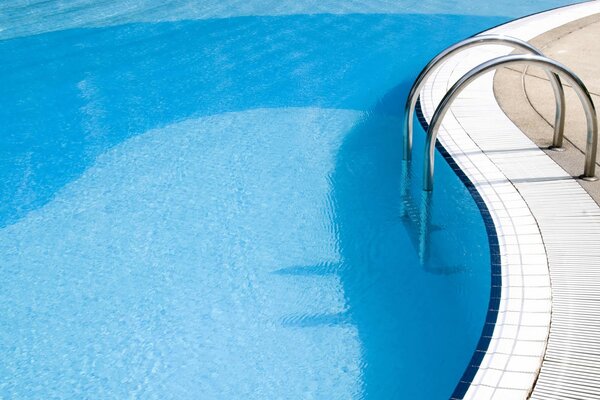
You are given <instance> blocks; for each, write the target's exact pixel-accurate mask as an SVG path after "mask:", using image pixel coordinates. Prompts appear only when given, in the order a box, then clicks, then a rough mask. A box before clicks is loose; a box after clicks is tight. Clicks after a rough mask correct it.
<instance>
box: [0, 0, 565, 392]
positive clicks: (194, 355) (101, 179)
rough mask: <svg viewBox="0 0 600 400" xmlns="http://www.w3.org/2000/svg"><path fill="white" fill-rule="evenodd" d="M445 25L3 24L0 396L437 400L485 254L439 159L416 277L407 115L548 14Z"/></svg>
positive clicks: (235, 19)
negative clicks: (504, 31)
mask: <svg viewBox="0 0 600 400" xmlns="http://www.w3.org/2000/svg"><path fill="white" fill-rule="evenodd" d="M445 3H446V2H438V1H419V2H412V1H402V2H390V3H388V2H384V1H378V2H373V3H367V2H351V3H348V4H346V3H344V4H340V3H338V2H333V1H327V2H318V3H316V2H315V3H314V4H313V3H311V2H306V3H304V4H301V5H294V6H285V7H284V6H282V5H280V4H279V3H271V2H257V3H256V4H252V5H248V4H239V3H238V2H227V1H220V2H203V5H202V7H199V6H194V5H193V4H190V3H188V2H183V1H172V2H154V1H146V2H131V3H127V2H125V3H124V2H120V3H119V5H118V6H117V5H115V3H112V2H87V1H83V0H81V1H68V2H61V3H60V4H61V6H62V7H63V8H62V9H59V7H58V5H55V4H53V3H46V2H41V3H37V4H28V2H20V1H12V2H8V3H3V4H2V5H0V11H1V12H0V16H1V17H0V38H1V39H2V40H0V87H2V96H1V98H0V105H1V107H0V118H1V120H2V121H3V123H2V125H1V127H0V140H1V141H2V143H1V147H0V148H1V149H2V153H1V154H2V157H0V182H1V183H2V184H1V186H0V194H1V196H2V197H1V198H2V202H0V226H1V227H2V228H1V229H0V252H1V254H2V260H3V262H2V269H1V270H0V274H1V275H0V277H1V278H0V315H2V320H1V322H0V353H1V354H3V357H2V359H1V360H0V397H3V398H4V397H6V398H23V399H31V398H82V397H89V398H125V397H133V398H177V399H181V398H210V399H212V398H223V399H234V398H243V399H250V398H256V399H270V398H323V399H336V398H339V399H348V398H373V399H376V398H382V399H387V398H426V399H434V398H440V399H441V398H448V397H449V395H450V394H451V393H452V391H453V389H454V387H455V386H456V383H457V382H458V380H459V379H460V377H461V375H462V373H463V371H464V369H465V367H466V365H467V364H468V362H469V360H470V358H471V356H472V353H473V350H474V348H475V346H476V344H477V342H478V340H479V338H480V335H481V331H482V326H483V322H484V319H485V317H486V312H487V305H488V302H489V293H490V254H489V246H488V236H487V234H486V228H485V226H484V223H483V220H482V218H481V214H480V211H479V210H478V208H477V205H476V203H475V201H474V200H473V198H472V197H471V195H470V194H469V191H468V189H467V188H465V186H464V185H463V183H462V182H461V181H460V179H459V178H458V177H457V176H456V174H455V173H454V172H453V171H452V170H451V168H450V167H448V165H447V164H445V163H443V162H438V165H439V168H438V170H437V171H436V174H437V176H436V180H437V182H438V184H437V186H436V191H435V192H434V195H433V199H432V205H431V208H430V212H431V215H430V219H431V226H432V228H433V229H432V232H431V236H430V242H429V244H428V248H429V253H430V254H429V257H428V258H427V260H426V262H421V260H420V259H419V254H418V253H419V252H418V246H419V243H418V235H419V226H418V224H416V223H415V218H413V217H412V215H414V214H415V213H416V212H418V210H419V206H420V201H421V192H420V178H421V176H420V173H421V171H420V168H416V169H415V171H411V172H410V174H409V176H412V179H408V178H406V175H407V171H403V169H402V164H401V162H400V160H401V150H402V149H401V132H400V126H401V118H402V115H401V112H402V106H403V101H404V98H405V96H406V94H407V92H408V89H409V87H410V85H411V84H412V81H413V80H414V78H415V76H416V74H417V73H418V71H419V69H420V68H421V67H422V66H423V65H424V64H425V63H426V62H427V61H428V60H429V59H430V58H431V57H432V56H434V55H435V54H436V53H437V52H438V51H440V50H441V49H443V48H444V47H446V46H447V45H449V44H451V43H453V42H455V41H457V40H460V39H462V38H464V37H466V36H469V35H471V34H474V33H476V32H478V31H480V30H483V29H486V28H489V27H490V26H493V25H495V24H498V23H501V22H504V21H507V20H509V19H511V18H513V17H518V16H521V15H523V14H526V13H530V12H534V11H539V10H542V9H546V8H549V7H552V6H558V5H561V4H564V3H565V2H562V1H544V2H538V3H536V4H535V5H534V6H532V5H527V4H525V5H523V4H521V3H520V2H512V1H511V2H504V3H502V4H497V3H498V2H485V4H479V2H478V4H476V5H472V4H470V3H468V2H458V3H454V4H445ZM56 4H58V3H56ZM42 17H44V18H42ZM416 136H417V143H416V144H415V150H417V151H416V152H415V155H416V159H415V161H414V163H415V165H420V162H421V159H420V158H419V156H420V152H419V151H418V149H421V148H422V143H421V142H419V141H418V139H422V132H419V131H418V132H417V135H416ZM406 193H408V194H406ZM415 210H417V211H415Z"/></svg>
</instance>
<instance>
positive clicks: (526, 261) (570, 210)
mask: <svg viewBox="0 0 600 400" xmlns="http://www.w3.org/2000/svg"><path fill="white" fill-rule="evenodd" d="M599 12H600V1H592V2H588V3H582V4H577V5H573V6H569V7H564V8H560V9H556V10H552V11H548V12H545V13H541V14H536V15H533V16H530V17H527V18H523V19H520V20H517V21H514V22H512V23H508V24H506V25H502V26H500V27H497V28H494V29H492V30H490V31H488V32H486V33H502V34H507V35H510V36H513V37H518V38H520V39H523V40H530V39H532V38H534V37H536V36H538V35H540V34H542V33H544V32H546V31H548V30H551V29H554V28H556V27H558V26H561V25H563V24H566V23H568V22H571V21H573V20H576V19H579V18H583V17H586V16H588V15H591V14H595V13H599ZM511 51H512V49H510V48H508V47H505V46H486V47H478V48H473V49H469V50H466V51H464V52H462V53H459V54H457V55H456V56H453V57H451V58H450V59H448V60H447V61H446V62H445V63H444V64H443V65H442V66H441V67H439V68H438V69H437V70H436V71H435V72H434V74H432V77H431V78H430V79H429V80H428V81H427V82H426V83H425V85H424V88H423V90H422V92H421V96H420V107H421V110H422V113H423V116H424V117H425V119H426V120H427V121H430V120H431V117H432V116H433V113H434V111H435V106H436V105H437V104H438V103H439V102H440V101H441V99H442V97H443V95H444V94H445V93H446V91H447V90H448V89H449V88H450V86H451V85H452V84H453V83H454V82H455V81H456V80H458V79H459V78H460V77H461V76H462V75H463V74H464V73H465V72H467V71H468V70H470V69H471V68H473V67H474V66H476V65H477V64H479V63H481V62H483V61H486V60H489V59H491V58H494V57H499V56H502V55H506V54H508V53H510V52H511ZM493 76H494V73H493V72H492V73H488V74H486V75H484V76H483V77H481V78H480V79H478V80H476V81H475V82H473V83H472V84H471V85H470V86H469V87H468V88H467V89H465V90H464V91H463V93H462V94H461V96H460V97H459V98H458V99H457V100H456V101H455V103H454V105H453V106H452V108H451V110H450V112H449V113H448V114H447V115H446V117H445V119H444V122H443V124H442V126H441V128H440V132H439V141H440V143H441V144H442V145H443V146H444V148H445V149H446V151H447V152H448V153H449V154H450V155H451V156H452V158H453V159H454V161H455V162H456V164H457V165H458V166H459V167H460V169H461V170H462V171H463V172H464V173H465V174H466V175H467V177H468V178H469V179H470V180H471V182H472V183H473V185H474V186H475V188H476V189H477V191H478V192H479V194H480V196H481V197H482V199H483V200H484V201H485V203H486V205H487V208H488V210H489V212H490V215H491V217H492V219H493V221H494V225H495V228H496V231H497V235H498V245H499V247H500V258H501V271H502V291H501V298H500V305H499V310H498V314H497V321H496V325H495V327H494V330H493V334H492V337H491V340H490V344H489V347H488V349H487V352H486V354H485V356H484V358H483V361H482V362H481V364H480V366H479V369H478V370H477V373H476V374H475V377H474V378H473V380H472V382H471V383H470V386H469V388H468V390H467V392H466V394H465V395H464V398H465V399H502V400H510V399H526V398H528V397H529V396H530V395H531V398H535V399H543V398H544V399H545V398H564V396H562V397H561V395H557V397H553V396H554V394H553V393H555V392H557V393H558V392H560V391H561V390H563V392H562V393H564V394H566V393H568V391H567V390H565V389H564V387H565V386H568V385H569V382H568V381H569V364H568V360H567V361H566V362H565V360H563V359H561V360H558V357H560V356H562V357H563V358H565V357H566V358H567V359H568V358H569V357H570V356H571V355H570V353H568V352H566V353H565V351H564V349H565V345H567V347H569V346H570V347H573V346H574V348H578V347H577V346H576V345H574V343H573V342H574V341H575V340H576V339H574V336H573V335H569V334H565V331H564V329H567V330H568V329H569V327H568V326H567V327H566V328H565V327H564V324H563V325H560V327H559V326H558V321H560V323H561V324H562V323H566V322H565V321H569V322H573V318H574V317H573V315H572V308H569V309H568V310H567V311H565V312H560V311H559V310H557V307H558V305H559V304H560V305H561V306H562V304H563V298H565V301H566V302H567V303H566V304H568V306H569V307H577V305H578V304H579V307H581V308H585V307H583V306H582V304H581V299H580V297H578V296H580V295H583V296H585V295H586V293H580V294H579V295H577V294H573V288H574V286H573V282H572V281H570V279H571V275H573V274H572V272H571V271H569V270H568V268H575V267H576V266H577V265H579V266H580V267H581V268H580V269H577V271H579V272H577V274H579V275H577V274H575V275H574V276H576V277H577V279H584V278H586V277H588V278H590V279H593V280H594V282H596V285H600V209H599V208H598V206H597V205H596V203H595V202H594V201H593V200H592V199H591V198H590V197H589V195H588V194H587V193H586V192H585V191H584V190H583V189H582V188H581V186H580V185H579V184H578V183H577V181H575V180H574V179H572V178H571V177H570V175H568V174H567V173H566V172H565V171H564V170H563V169H562V168H561V167H559V166H558V165H557V164H556V163H555V162H554V161H552V160H551V159H550V157H548V156H547V155H546V154H545V153H544V152H543V151H542V150H540V149H539V148H538V147H537V146H536V145H535V144H534V143H533V142H532V141H531V140H530V139H529V138H527V136H525V135H524V134H523V133H522V132H521V131H520V130H519V129H518V128H517V127H516V126H515V125H514V124H513V123H512V122H511V121H510V119H509V118H508V117H507V116H506V115H505V114H504V112H503V111H502V110H501V108H500V106H499V105H498V103H497V101H496V99H495V97H494V94H493ZM567 192H568V195H566V196H565V195H564V193H567ZM561 194H563V195H562V196H560V195H561ZM558 196H560V202H559V201H557V198H558ZM556 216H561V217H564V218H561V219H557V218H556ZM581 216H585V218H581ZM582 232H585V233H586V234H587V235H590V234H591V235H592V236H593V238H596V239H597V240H596V241H594V240H595V239H594V240H590V239H588V238H587V237H583V233H582ZM590 266H597V267H596V268H590ZM590 270H593V271H590ZM594 271H595V273H596V274H595V275H594V273H593V272H594ZM551 280H552V284H553V286H552V287H551V285H550V282H551ZM575 282H577V281H575ZM594 287H598V286H594V285H592V286H590V288H594ZM587 295H588V296H589V295H590V293H587ZM588 298H590V297H588ZM591 298H592V299H595V300H596V301H598V296H595V297H594V296H592V297H591ZM578 299H579V300H578ZM553 305H554V307H553ZM597 313H598V314H599V315H598V319H600V310H598V311H597ZM563 314H565V315H564V316H563ZM551 320H552V324H555V325H553V327H554V328H553V329H551ZM579 322H580V323H583V322H581V321H579ZM575 326H578V325H577V324H575ZM555 332H556V334H555ZM575 336H576V334H575ZM592 336H596V337H595V339H596V341H597V343H598V347H597V348H596V349H600V331H599V333H594V332H592ZM555 338H556V340H555ZM592 339H594V338H592ZM586 340H589V338H587V339H586ZM582 351H585V348H582ZM592 353H593V352H592ZM596 353H597V356H596V357H597V359H596V360H591V361H590V362H592V367H593V366H594V365H595V366H596V369H597V371H596V372H598V373H599V374H600V367H598V365H600V351H596ZM590 357H591V356H589V355H588V356H587V358H586V360H587V359H589V358H590ZM584 358H585V357H584ZM592 358H593V357H592ZM594 361H595V363H596V364H593V363H594ZM552 363H554V364H557V365H553V364H552ZM540 368H541V372H540ZM581 369H582V368H580V369H579V371H576V373H577V374H579V375H581V374H582V372H581ZM560 374H562V375H560ZM546 376H547V377H546ZM561 377H562V378H561ZM565 377H566V379H565ZM536 379H538V383H537V384H536ZM596 380H597V381H600V379H596ZM571 381H572V382H577V379H571ZM534 385H535V389H534ZM553 385H554V386H555V387H559V388H557V389H556V390H554V389H553ZM571 385H573V383H571ZM597 385H598V386H600V383H597ZM588 386H589V385H588ZM591 386H593V385H591ZM538 388H539V389H538ZM561 388H562V389H561ZM532 390H533V393H532ZM582 390H583V392H586V390H588V391H589V393H593V391H590V390H594V388H592V389H582ZM597 390H598V391H597V392H596V393H600V387H599V388H597ZM577 393H579V394H578V396H580V395H581V396H583V394H581V390H580V391H579V392H577ZM586 393H587V392H586ZM578 398H588V397H578ZM589 398H600V395H597V396H593V397H589Z"/></svg>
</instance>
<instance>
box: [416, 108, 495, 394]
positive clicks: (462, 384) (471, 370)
mask: <svg viewBox="0 0 600 400" xmlns="http://www.w3.org/2000/svg"><path fill="white" fill-rule="evenodd" d="M416 113H417V118H418V120H419V122H420V123H421V126H422V127H423V129H424V130H425V131H427V129H429V124H428V123H427V120H426V119H425V117H424V115H423V110H422V109H421V99H420V98H419V101H417V106H416ZM435 147H436V149H437V150H438V151H439V152H440V153H441V154H442V156H443V157H444V159H445V160H446V162H447V163H448V165H450V167H451V168H452V170H453V171H454V173H455V174H456V175H457V176H458V177H459V178H460V180H461V181H462V182H463V184H464V185H465V186H466V187H467V189H468V190H469V193H470V194H471V196H472V197H473V200H475V203H476V204H477V207H478V208H479V212H480V213H481V216H482V217H483V222H484V223H485V229H486V232H487V236H488V243H489V246H490V263H491V272H492V277H491V280H492V282H491V290H490V302H489V305H488V311H487V315H486V318H485V324H484V326H483V330H482V332H481V336H480V338H479V342H478V343H477V348H476V349H475V352H474V353H473V356H472V357H471V360H470V361H469V365H468V366H467V368H466V369H465V372H464V373H463V375H462V377H461V378H460V381H459V382H458V384H457V385H456V388H455V389H454V392H453V393H452V396H451V397H450V398H451V400H462V399H463V398H464V396H465V394H466V393H467V390H468V389H469V386H470V385H471V383H472V382H473V379H474V378H475V374H476V373H477V370H478V369H479V367H480V366H481V362H482V361H483V357H484V356H485V353H486V352H487V350H488V348H489V346H490V342H491V340H492V334H493V332H494V327H495V326H496V321H497V319H498V309H499V308H500V298H501V294H502V293H501V291H502V263H501V259H500V246H499V245H498V234H497V232H496V226H495V225H494V221H493V220H492V216H491V214H490V210H489V209H488V207H487V205H486V204H485V201H483V198H482V197H481V195H480V194H479V192H478V191H477V189H476V188H475V185H474V184H473V182H471V180H470V179H469V178H468V177H467V175H465V173H464V172H463V171H462V170H461V169H460V168H459V167H458V165H457V164H456V162H454V159H453V158H452V156H451V155H450V153H448V151H447V150H446V149H445V148H444V146H442V144H441V143H440V142H439V141H437V142H436V143H435Z"/></svg>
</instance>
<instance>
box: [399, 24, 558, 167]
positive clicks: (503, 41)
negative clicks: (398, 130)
mask: <svg viewBox="0 0 600 400" xmlns="http://www.w3.org/2000/svg"><path fill="white" fill-rule="evenodd" d="M489 44H500V45H506V46H511V47H513V48H515V49H520V50H525V51H529V52H531V53H533V54H536V55H539V56H543V54H542V52H541V51H539V50H538V49H536V48H535V47H533V46H532V45H530V44H529V43H527V42H525V41H523V40H520V39H517V38H513V37H510V36H505V35H479V36H474V37H471V38H469V39H466V40H463V41H462V42H459V43H457V44H455V45H453V46H450V47H448V48H447V49H446V50H444V51H442V52H441V53H440V54H438V55H437V56H436V57H435V58H434V59H433V60H431V61H430V62H429V63H428V64H427V65H426V66H425V68H423V70H422V71H421V73H420V74H419V76H418V77H417V80H416V81H415V83H414V84H413V86H412V88H411V89H410V93H409V95H408V99H407V100H406V106H405V110H404V150H403V155H402V158H403V159H404V160H410V159H411V157H412V142H413V140H412V139H413V115H414V113H415V106H416V104H417V98H418V97H419V93H420V92H421V89H422V87H423V84H424V83H425V81H426V80H427V78H428V77H429V76H430V75H431V73H432V72H433V71H434V69H435V67H437V66H438V65H439V64H440V63H441V61H442V60H444V59H446V58H447V57H449V56H451V55H452V54H455V53H457V52H459V51H462V50H466V49H468V48H470V47H475V46H481V45H489ZM548 76H549V78H550V82H551V83H552V89H553V90H554V98H555V101H556V114H555V119H554V138H553V141H552V148H561V147H562V143H563V131H564V126H565V111H564V110H565V93H564V91H563V88H562V85H561V84H560V78H559V77H558V76H557V75H556V74H552V73H550V72H549V73H548Z"/></svg>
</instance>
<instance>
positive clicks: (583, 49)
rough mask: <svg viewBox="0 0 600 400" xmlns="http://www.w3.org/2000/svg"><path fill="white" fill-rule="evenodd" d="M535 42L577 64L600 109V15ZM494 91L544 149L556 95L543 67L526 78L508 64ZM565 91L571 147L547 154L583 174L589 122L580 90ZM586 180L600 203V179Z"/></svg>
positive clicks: (551, 54)
mask: <svg viewBox="0 0 600 400" xmlns="http://www.w3.org/2000/svg"><path fill="white" fill-rule="evenodd" d="M530 43H531V44H533V45H534V46H536V47H537V48H538V49H540V50H542V52H544V54H545V55H547V56H548V57H550V58H552V59H554V60H557V61H559V62H561V63H563V64H564V65H566V66H567V67H569V68H571V69H572V70H573V71H574V72H575V73H576V74H577V75H578V76H579V77H580V78H581V80H582V81H583V82H584V83H585V85H586V86H587V88H588V90H589V91H590V93H591V95H592V100H593V101H594V104H595V105H596V110H600V14H593V15H591V16H589V17H585V18H582V19H578V20H576V21H573V22H570V23H568V24H565V25H563V26H561V27H558V28H556V29H553V30H551V31H549V32H546V33H544V34H542V35H540V36H538V37H536V38H534V39H532V40H531V41H530ZM567 87H568V86H567ZM494 92H495V94H496V98H497V99H498V103H499V104H500V107H501V108H502V109H503V110H504V112H505V113H506V115H507V116H508V117H509V118H510V119H511V120H512V121H513V122H514V123H515V125H517V126H518V127H519V128H520V129H521V130H522V131H523V132H524V133H525V134H526V135H527V136H528V137H529V138H530V139H531V140H533V141H534V143H535V144H537V145H538V146H540V147H542V148H546V147H548V146H549V145H550V144H551V141H552V133H553V130H552V124H553V121H554V95H553V93H552V89H551V86H550V83H549V82H548V78H547V76H546V75H545V74H544V73H543V72H542V71H540V70H537V69H533V68H532V69H528V70H527V71H526V73H525V76H524V77H523V68H503V69H502V70H501V71H499V72H498V73H497V74H496V76H495V78H494ZM565 95H566V98H567V112H566V125H565V139H566V140H565V147H566V149H567V151H565V152H556V151H551V150H550V151H546V154H548V155H549V156H550V157H551V158H552V159H553V160H554V161H555V162H557V163H558V164H559V165H560V166H561V167H563V168H564V169H565V170H566V171H567V172H569V173H570V174H571V175H573V176H577V175H579V174H581V169H582V165H583V162H584V150H585V144H586V140H585V139H586V135H585V132H586V121H585V116H584V114H583V112H582V111H581V107H580V106H579V101H578V100H577V95H576V94H575V92H574V91H573V90H571V89H570V88H567V89H566V92H565ZM599 147H600V146H599ZM599 150H600V149H599ZM599 160H600V159H599ZM596 165H597V170H599V171H600V161H598V160H597V161H596ZM580 184H581V186H583V187H584V188H585V189H586V190H587V191H588V192H589V193H590V194H591V196H592V198H594V200H595V201H596V203H598V204H600V181H598V182H585V181H581V182H580Z"/></svg>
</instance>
